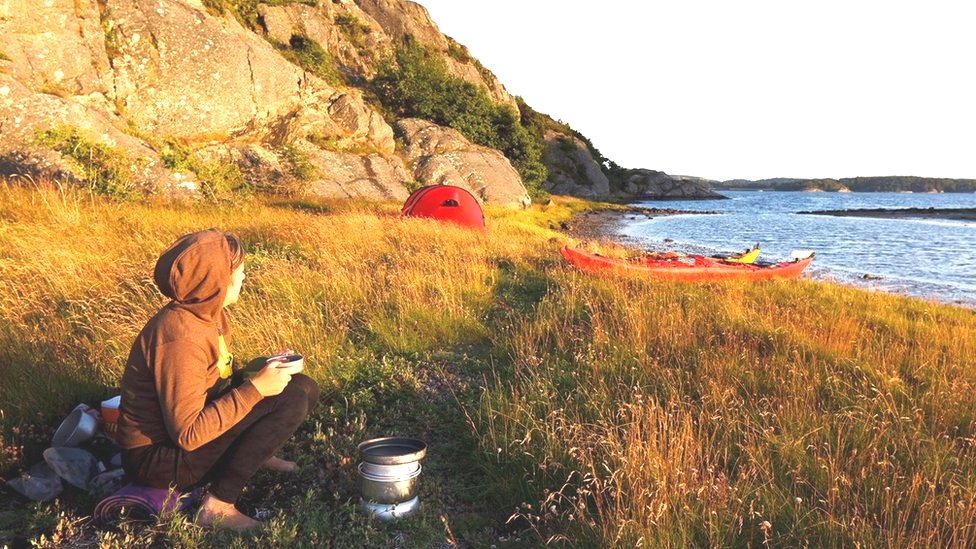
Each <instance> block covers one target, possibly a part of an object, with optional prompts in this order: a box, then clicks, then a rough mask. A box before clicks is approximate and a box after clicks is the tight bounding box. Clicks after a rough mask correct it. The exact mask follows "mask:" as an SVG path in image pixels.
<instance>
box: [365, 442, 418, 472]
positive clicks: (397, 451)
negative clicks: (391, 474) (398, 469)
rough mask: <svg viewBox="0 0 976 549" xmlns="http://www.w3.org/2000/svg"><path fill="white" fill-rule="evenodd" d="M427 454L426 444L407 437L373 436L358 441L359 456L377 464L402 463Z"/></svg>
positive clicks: (415, 459) (413, 460) (416, 459)
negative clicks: (370, 438)
mask: <svg viewBox="0 0 976 549" xmlns="http://www.w3.org/2000/svg"><path fill="white" fill-rule="evenodd" d="M426 455H427V444H425V443H424V441H422V440H418V439H415V438H409V437H384V438H374V439H372V440H367V441H366V442H361V443H359V457H360V458H362V461H365V462H367V463H375V464H377V465H403V464H405V463H411V462H415V461H420V460H421V459H423V458H424V456H426Z"/></svg>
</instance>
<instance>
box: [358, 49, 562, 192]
mask: <svg viewBox="0 0 976 549" xmlns="http://www.w3.org/2000/svg"><path fill="white" fill-rule="evenodd" d="M372 91H373V93H375V95H376V97H377V99H378V100H379V101H380V103H381V104H382V105H383V110H384V111H385V112H386V114H387V115H389V116H390V117H392V118H400V117H418V118H425V119H427V120H431V121H433V122H435V123H437V124H440V125H442V126H448V127H450V128H454V129H455V130H458V131H459V132H461V133H462V134H463V135H464V136H465V137H467V138H468V139H469V140H470V141H472V142H474V143H477V144H479V145H484V146H487V147H492V148H495V149H498V150H500V151H501V152H502V153H504V154H505V156H506V157H507V158H508V159H509V161H511V163H512V166H513V167H514V168H515V169H516V170H517V171H518V172H519V175H521V176H522V182H523V183H524V184H525V187H526V189H527V190H528V191H529V193H530V194H535V193H538V192H539V191H540V190H541V185H542V182H543V181H545V180H546V177H548V170H547V169H546V167H545V165H544V164H543V163H542V141H541V139H540V138H539V137H538V136H535V135H533V134H532V133H530V132H529V131H528V130H527V129H526V128H525V127H524V126H523V125H522V123H521V120H520V119H519V116H518V114H517V113H516V112H515V109H513V108H512V107H511V106H509V105H498V104H495V103H494V102H492V100H491V98H490V97H488V94H487V93H486V92H485V91H484V90H483V89H482V88H480V87H478V86H476V85H474V84H472V83H470V82H467V81H466V80H464V79H461V78H458V77H456V76H452V75H450V74H448V72H447V67H446V65H445V64H444V60H443V59H441V58H440V57H438V56H437V55H435V54H431V53H430V52H428V51H427V50H426V49H425V48H424V47H423V46H421V45H420V44H417V43H416V42H415V41H413V40H411V39H407V40H405V41H404V43H403V44H402V45H400V46H399V47H398V48H397V49H396V51H395V53H394V58H393V59H390V60H387V61H386V62H385V63H383V65H382V66H381V67H380V69H379V70H378V71H377V75H376V78H375V79H374V80H373V83H372Z"/></svg>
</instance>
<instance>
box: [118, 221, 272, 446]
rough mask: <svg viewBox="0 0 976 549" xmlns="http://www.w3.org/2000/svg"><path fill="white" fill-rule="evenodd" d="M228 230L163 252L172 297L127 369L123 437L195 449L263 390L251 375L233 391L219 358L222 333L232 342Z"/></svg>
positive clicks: (159, 267) (162, 283) (162, 272)
mask: <svg viewBox="0 0 976 549" xmlns="http://www.w3.org/2000/svg"><path fill="white" fill-rule="evenodd" d="M231 274H232V273H231V252H230V246H228V244H227V239H226V238H225V237H224V233H222V232H220V231H217V230H214V229H209V230H206V231H200V232H197V233H193V234H189V235H186V236H184V237H182V238H180V239H179V240H177V241H176V243H174V244H173V245H172V246H170V247H169V248H168V249H167V250H166V251H164V252H163V253H162V255H160V257H159V260H158V261H157V262H156V268H155V271H154V273H153V278H154V279H155V281H156V285H157V286H158V287H159V289H160V291H162V293H163V295H165V296H166V297H168V298H170V299H172V301H170V302H169V304H167V305H166V306H165V307H163V308H162V309H160V311H159V312H158V313H156V316H154V317H153V318H152V319H151V320H150V321H149V322H148V323H147V324H146V326H145V328H143V329H142V332H140V333H139V336H138V337H137V338H136V341H135V343H134V344H133V345H132V350H131V351H130V352H129V358H128V360H127V361H126V364H125V372H124V373H123V374H122V402H121V404H120V405H119V422H118V442H119V445H120V446H121V447H122V448H126V449H131V448H138V447H140V446H146V445H149V444H168V445H177V446H179V447H180V448H182V449H184V450H186V451H193V450H195V449H197V448H199V447H200V446H203V445H204V444H206V443H208V442H210V441H211V440H213V439H215V438H217V437H218V436H220V435H221V434H222V433H224V432H225V431H227V430H228V429H230V428H231V427H232V426H234V425H235V424H236V423H238V422H239V421H240V420H241V419H242V418H243V417H244V416H246V415H247V414H248V412H250V411H251V408H253V407H254V405H255V404H257V403H258V401H260V400H261V398H262V397H261V393H259V392H258V390H257V389H256V388H255V387H254V385H253V384H252V383H251V382H250V381H248V382H245V383H244V384H243V385H241V386H239V387H237V388H234V389H230V390H229V391H226V387H225V385H226V381H225V380H223V379H221V378H220V374H219V371H218V368H217V359H218V357H219V356H220V351H219V349H218V345H217V337H218V335H221V334H222V335H223V336H224V341H225V342H226V344H227V345H230V333H229V331H230V330H229V328H230V325H229V323H228V320H227V316H226V314H225V313H224V310H223V303H224V297H225V296H226V294H227V290H228V288H229V287H230V283H231Z"/></svg>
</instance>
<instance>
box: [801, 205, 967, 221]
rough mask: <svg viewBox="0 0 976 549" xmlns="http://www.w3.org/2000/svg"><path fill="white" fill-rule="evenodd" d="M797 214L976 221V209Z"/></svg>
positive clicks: (863, 210)
mask: <svg viewBox="0 0 976 549" xmlns="http://www.w3.org/2000/svg"><path fill="white" fill-rule="evenodd" d="M797 213H800V214H805V215H832V216H836V217H874V218H880V219H908V218H925V219H948V220H952V221H976V208H895V209H889V208H867V209H860V210H817V211H809V212H797Z"/></svg>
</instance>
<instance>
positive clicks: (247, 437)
mask: <svg viewBox="0 0 976 549" xmlns="http://www.w3.org/2000/svg"><path fill="white" fill-rule="evenodd" d="M318 399H319V388H318V385H316V384H315V382H314V381H312V379H311V378H309V377H308V376H305V375H302V374H297V375H294V376H292V378H291V381H290V382H289V383H288V386H287V387H285V390H284V391H283V392H282V393H281V394H279V395H275V396H272V397H265V398H263V399H261V401H260V402H258V403H257V404H255V405H254V408H253V409H252V410H251V412H250V413H248V414H247V415H246V416H245V417H244V419H242V420H241V421H240V422H239V423H238V424H237V425H234V426H233V427H231V428H230V429H229V430H228V431H227V432H225V433H224V434H222V435H220V436H219V437H217V438H215V439H214V440H212V441H210V442H208V443H207V444H204V445H203V446H201V447H199V448H197V449H196V450H193V451H192V452H187V451H186V450H183V449H182V448H180V447H179V446H176V445H175V444H172V443H169V444H153V445H150V446H143V447H141V448H133V449H130V450H125V451H123V453H122V466H123V467H124V468H125V472H126V474H127V475H128V476H129V477H131V478H132V479H134V480H135V481H136V482H138V483H140V484H145V485H147V486H151V487H153V488H169V487H171V486H175V487H176V489H177V490H180V491H182V490H185V489H187V488H190V487H192V486H194V485H197V484H200V483H202V482H208V481H209V482H211V483H212V484H211V489H210V492H211V494H213V495H214V497H216V498H217V499H219V500H221V501H224V502H227V503H234V502H235V501H237V498H238V497H239V496H240V495H241V492H242V491H243V490H244V485H245V484H246V483H247V481H248V480H249V479H250V478H251V477H252V476H254V473H256V472H257V470H258V469H259V468H260V467H261V465H262V464H264V462H265V461H268V458H270V457H271V456H273V455H274V454H275V452H277V451H278V450H279V449H280V448H281V446H282V445H283V444H284V443H285V441H286V440H288V438H290V437H291V436H292V434H294V433H295V431H296V430H297V429H298V426H299V425H301V423H302V421H303V420H304V419H305V418H306V417H307V416H308V414H309V412H310V411H311V410H312V408H314V407H315V404H316V403H317V402H318Z"/></svg>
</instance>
